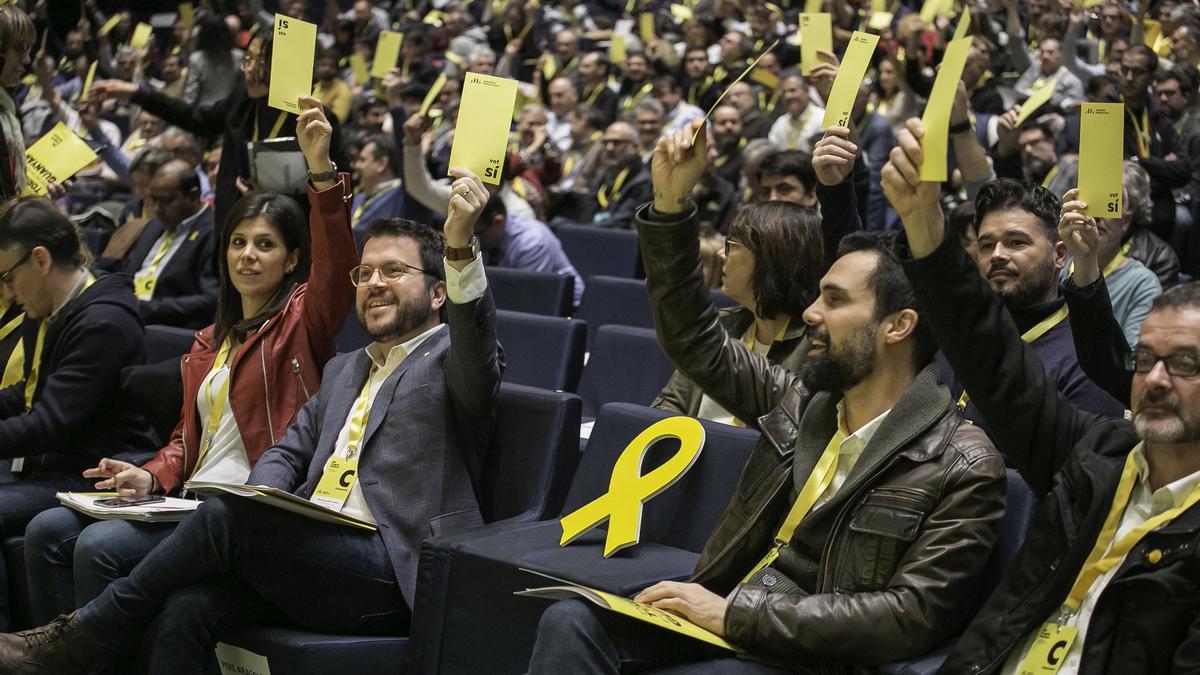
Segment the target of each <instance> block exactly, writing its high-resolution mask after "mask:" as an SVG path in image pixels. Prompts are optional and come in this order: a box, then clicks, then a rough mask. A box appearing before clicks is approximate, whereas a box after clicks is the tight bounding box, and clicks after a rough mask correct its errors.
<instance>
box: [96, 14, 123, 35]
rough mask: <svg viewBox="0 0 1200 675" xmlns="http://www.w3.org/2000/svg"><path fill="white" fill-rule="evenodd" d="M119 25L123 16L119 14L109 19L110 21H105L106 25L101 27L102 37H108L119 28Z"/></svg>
mask: <svg viewBox="0 0 1200 675" xmlns="http://www.w3.org/2000/svg"><path fill="white" fill-rule="evenodd" d="M118 23H121V15H120V14H119V13H118V14H113V15H112V16H110V17H108V21H105V22H104V25H103V26H101V27H100V35H101V36H104V35H108V34H109V33H111V32H112V29H114V28H116V27H117V24H118Z"/></svg>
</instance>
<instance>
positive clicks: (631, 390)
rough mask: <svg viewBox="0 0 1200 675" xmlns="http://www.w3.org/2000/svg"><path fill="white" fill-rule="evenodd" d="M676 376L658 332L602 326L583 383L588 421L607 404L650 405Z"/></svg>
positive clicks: (581, 394) (584, 410)
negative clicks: (657, 335) (659, 340)
mask: <svg viewBox="0 0 1200 675" xmlns="http://www.w3.org/2000/svg"><path fill="white" fill-rule="evenodd" d="M674 372H675V368H674V366H672V365H671V361H670V360H668V359H667V357H666V355H665V354H663V353H662V349H661V348H659V346H658V339H657V338H656V337H655V335H654V331H653V330H651V329H649V328H632V327H630V326H615V325H609V326H601V327H600V330H599V331H597V333H596V339H595V341H594V342H593V343H592V351H591V353H590V354H589V356H588V362H587V366H585V367H584V369H583V377H582V378H580V380H579V390H578V391H579V396H580V397H582V398H583V415H584V417H588V418H591V417H595V416H596V413H597V412H598V411H599V410H600V407H601V406H603V405H604V404H606V403H615V402H618V401H620V402H625V403H637V404H640V405H649V404H650V402H651V401H653V400H654V397H655V396H656V395H657V394H658V392H659V391H661V390H662V388H663V386H664V385H666V384H667V380H669V379H671V374H672V373H674Z"/></svg>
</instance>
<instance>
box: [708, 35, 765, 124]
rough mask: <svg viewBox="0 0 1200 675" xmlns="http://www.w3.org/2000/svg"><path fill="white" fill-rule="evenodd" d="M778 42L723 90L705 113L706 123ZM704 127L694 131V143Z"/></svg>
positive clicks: (763, 52)
mask: <svg viewBox="0 0 1200 675" xmlns="http://www.w3.org/2000/svg"><path fill="white" fill-rule="evenodd" d="M778 44H779V40H775V41H774V42H772V43H771V46H770V47H767V48H766V49H764V50H763V51H762V53H761V54H759V55H758V58H756V59H754V61H752V62H751V63H750V65H748V66H746V69H745V70H743V71H742V74H741V75H738V76H737V79H736V80H734V81H733V82H730V83H729V86H727V87H725V91H723V92H721V95H720V96H718V97H717V100H716V101H713V104H712V107H711V108H709V109H708V112H707V113H705V115H704V123H705V124H708V118H709V117H712V114H713V111H714V110H716V109H717V106H719V105H721V101H722V100H724V99H725V95H726V94H728V93H729V90H730V89H732V88H733V85H735V84H737V83H738V82H741V81H742V80H743V79H744V78H745V77H746V75H748V74H749V73H752V72H754V69H755V68H756V67H758V62H759V61H762V59H763V57H764V56H766V55H767V54H769V53H770V52H771V50H772V49H775V47H776V46H777V45H778ZM776 79H777V80H778V79H779V78H776ZM703 128H704V125H701V126H700V127H699V128H698V129H696V131H695V132H694V133H692V143H695V142H696V135H697V134H699V133H700V129H703Z"/></svg>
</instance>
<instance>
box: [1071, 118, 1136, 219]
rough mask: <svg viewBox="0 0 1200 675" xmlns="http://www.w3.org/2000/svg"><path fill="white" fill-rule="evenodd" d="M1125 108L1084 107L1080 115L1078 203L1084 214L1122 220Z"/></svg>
mask: <svg viewBox="0 0 1200 675" xmlns="http://www.w3.org/2000/svg"><path fill="white" fill-rule="evenodd" d="M1124 157H1125V104H1124V103H1084V104H1083V106H1082V108H1080V111H1079V199H1081V200H1083V201H1085V202H1087V205H1088V206H1087V208H1086V209H1084V211H1083V212H1084V213H1085V214H1087V215H1089V216H1092V217H1095V218H1120V217H1121V214H1122V212H1123V211H1122V208H1121V171H1122V161H1123V160H1124Z"/></svg>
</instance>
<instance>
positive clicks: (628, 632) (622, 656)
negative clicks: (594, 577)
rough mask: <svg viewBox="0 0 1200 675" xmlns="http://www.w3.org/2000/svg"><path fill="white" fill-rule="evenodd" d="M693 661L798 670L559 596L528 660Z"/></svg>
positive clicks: (691, 664) (696, 668) (612, 664)
mask: <svg viewBox="0 0 1200 675" xmlns="http://www.w3.org/2000/svg"><path fill="white" fill-rule="evenodd" d="M682 664H688V665H687V667H686V668H678V669H672V672H675V671H676V670H680V671H686V672H688V673H713V674H716V673H736V674H739V675H741V674H746V675H749V674H751V673H756V674H758V673H761V674H762V675H767V674H768V673H793V672H796V671H792V670H783V669H780V668H775V667H772V666H768V665H766V664H764V663H758V662H756V661H747V660H744V659H739V658H736V657H734V656H733V653H732V652H730V651H728V650H725V649H721V648H720V647H717V646H714V645H710V644H708V643H706V642H701V641H699V640H694V639H692V638H689V637H685V636H683V635H679V634H678V633H672V632H670V631H668V630H665V629H662V628H658V627H656V626H651V625H650V624H647V623H643V622H641V621H638V620H636V619H631V618H629V617H626V616H622V615H620V614H617V613H616V612H610V611H608V610H606V609H601V608H600V607H596V606H595V605H593V604H591V603H590V602H588V601H586V600H564V601H562V602H556V603H554V604H553V605H551V606H550V608H549V609H547V610H546V612H545V613H544V614H542V619H541V621H540V622H539V623H538V629H537V641H536V642H535V643H534V645H533V656H532V658H531V659H530V661H529V673H530V675H539V674H540V673H572V675H575V674H584V673H586V674H589V675H590V674H593V673H606V674H607V673H612V674H615V673H623V672H626V673H628V672H638V671H641V670H645V669H649V668H659V667H665V666H672V665H682Z"/></svg>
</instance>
